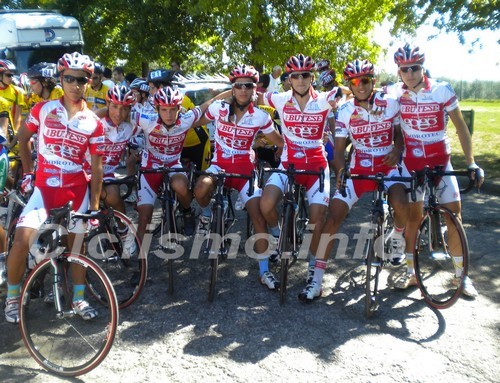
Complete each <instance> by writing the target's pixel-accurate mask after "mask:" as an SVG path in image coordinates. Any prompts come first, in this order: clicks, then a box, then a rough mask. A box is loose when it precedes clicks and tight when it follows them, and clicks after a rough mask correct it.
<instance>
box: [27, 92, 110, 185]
mask: <svg viewBox="0 0 500 383" xmlns="http://www.w3.org/2000/svg"><path fill="white" fill-rule="evenodd" d="M26 128H27V129H28V130H29V131H30V132H33V133H38V164H37V166H38V167H37V171H36V180H35V185H36V186H49V187H70V186H75V185H83V184H86V183H87V178H86V175H85V172H84V169H83V166H84V163H85V154H86V152H87V151H89V153H90V154H102V153H101V152H100V151H99V145H100V144H102V143H103V142H104V132H103V127H102V124H101V122H100V121H99V119H98V118H97V116H96V115H95V114H94V113H93V112H92V111H91V110H90V109H88V108H87V107H84V109H82V110H81V111H80V112H78V113H76V114H75V115H74V116H73V118H71V119H70V120H69V119H68V114H67V112H66V109H65V108H64V106H63V104H62V102H61V100H52V101H44V102H40V103H38V104H36V105H35V106H34V107H33V108H32V109H31V111H30V114H29V115H28V117H27V119H26Z"/></svg>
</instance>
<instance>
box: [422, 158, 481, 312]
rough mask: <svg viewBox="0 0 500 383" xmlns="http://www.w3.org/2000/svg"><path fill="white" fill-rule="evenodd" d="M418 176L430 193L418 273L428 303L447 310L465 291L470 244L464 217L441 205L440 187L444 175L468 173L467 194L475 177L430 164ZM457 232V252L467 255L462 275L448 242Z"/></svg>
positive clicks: (454, 250)
mask: <svg viewBox="0 0 500 383" xmlns="http://www.w3.org/2000/svg"><path fill="white" fill-rule="evenodd" d="M417 175H418V176H419V177H420V179H419V180H420V183H421V184H422V185H423V186H424V187H425V188H426V190H427V191H428V192H429V196H428V202H427V204H425V206H424V215H423V217H422V220H421V221H420V225H419V231H418V234H417V239H416V244H415V250H414V264H415V275H416V279H417V284H418V287H419V289H420V291H421V292H422V296H423V298H424V300H425V302H426V303H427V304H428V305H429V306H431V307H433V308H436V309H444V308H447V307H450V306H451V305H453V304H454V303H455V302H456V301H457V300H458V298H459V297H460V294H461V293H462V290H463V280H464V278H465V277H466V276H467V274H468V269H469V246H468V243H467V236H466V234H465V230H464V228H463V226H462V222H461V220H459V219H458V218H457V217H456V216H455V214H453V213H452V212H451V211H450V210H449V209H448V208H446V207H444V206H441V205H440V204H439V201H438V198H437V196H436V186H437V184H438V183H439V180H440V179H441V177H443V176H467V177H469V184H468V185H467V187H466V188H465V189H462V190H460V193H461V194H464V193H467V192H468V191H470V190H471V189H472V188H473V186H474V180H473V179H472V178H471V177H470V175H471V171H445V170H444V169H443V168H442V167H436V168H434V169H430V168H429V167H426V168H425V169H423V171H421V172H417ZM455 233H456V235H457V238H458V239H457V241H456V243H457V246H459V247H455V248H454V249H453V253H454V254H462V257H463V271H462V273H461V275H460V276H458V275H457V272H456V271H457V268H458V265H456V264H455V260H454V258H455V257H454V256H453V255H452V254H451V252H452V249H451V247H450V245H449V243H448V241H449V239H450V236H452V235H454V234H455ZM458 244H459V245H458Z"/></svg>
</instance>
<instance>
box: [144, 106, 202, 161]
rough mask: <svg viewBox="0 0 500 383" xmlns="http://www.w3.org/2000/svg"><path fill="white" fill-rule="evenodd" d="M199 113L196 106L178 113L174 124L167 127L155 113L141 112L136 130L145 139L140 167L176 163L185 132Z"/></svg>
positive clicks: (196, 119)
mask: <svg viewBox="0 0 500 383" xmlns="http://www.w3.org/2000/svg"><path fill="white" fill-rule="evenodd" d="M201 115H202V113H201V110H200V108H198V107H196V108H194V109H191V110H190V111H189V112H187V113H179V118H178V119H177V122H176V123H175V125H174V126H173V127H171V128H170V129H167V128H166V127H165V125H164V124H163V123H161V121H160V119H159V118H158V115H157V114H156V115H151V114H145V113H142V114H141V115H140V117H139V125H138V131H137V132H136V133H137V134H138V133H140V132H143V133H144V139H145V148H144V150H143V151H142V162H141V167H143V168H149V169H150V168H156V167H160V166H171V165H173V164H176V163H178V162H179V161H180V158H181V152H182V147H183V145H184V139H185V138H186V135H187V132H188V130H189V129H190V128H191V126H192V125H193V124H194V123H195V122H196V121H198V120H199V119H200V118H201Z"/></svg>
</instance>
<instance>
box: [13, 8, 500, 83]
mask: <svg viewBox="0 0 500 383" xmlns="http://www.w3.org/2000/svg"><path fill="white" fill-rule="evenodd" d="M3 3H4V5H3V7H4V8H5V9H8V8H38V7H40V8H47V9H59V10H60V11H61V12H62V13H64V14H68V15H72V16H74V17H76V18H77V19H78V20H79V21H80V23H81V25H82V29H83V33H84V38H85V42H86V45H85V53H88V54H90V55H92V56H93V57H94V58H96V59H97V60H99V61H101V62H103V63H104V64H106V65H108V66H109V65H112V64H114V63H116V61H117V60H118V59H123V60H126V69H127V70H128V71H135V72H137V71H138V70H141V71H142V72H143V74H144V72H146V71H147V69H148V66H149V65H152V66H156V67H158V66H166V64H167V63H168V61H167V60H170V59H171V58H176V59H177V60H180V61H181V62H183V63H184V65H183V66H184V68H185V69H187V70H188V71H194V70H196V71H210V72H213V71H221V70H225V71H227V66H231V65H233V64H235V63H240V62H244V63H251V64H253V65H254V66H256V67H257V68H258V69H259V70H267V71H268V70H269V68H271V67H272V66H274V65H276V64H280V65H283V64H284V62H285V60H286V59H287V58H288V57H289V56H290V55H291V54H296V53H299V52H301V53H304V54H307V55H310V56H313V57H314V58H317V59H320V58H328V59H330V60H331V61H332V63H333V67H335V68H336V69H337V70H340V69H342V68H343V66H344V64H345V63H346V62H347V61H350V60H352V59H354V58H368V59H370V60H371V61H373V62H376V59H377V58H378V56H379V52H380V50H381V48H380V46H379V45H378V44H377V43H376V42H374V41H373V36H372V31H373V29H374V27H375V26H376V25H377V24H380V23H382V22H383V21H384V20H385V19H386V18H388V17H389V18H390V19H391V20H392V23H393V28H392V30H393V33H394V34H397V33H398V32H400V31H406V32H412V31H414V30H416V28H417V27H418V26H419V25H421V24H422V23H424V22H425V21H427V20H428V19H429V18H430V17H436V15H437V19H436V22H435V23H434V24H435V25H436V26H437V27H439V28H442V29H446V30H448V31H454V32H459V33H462V32H464V31H467V30H470V29H473V28H491V29H498V28H499V19H500V18H499V14H498V13H499V11H498V4H497V1H496V0H493V1H481V0H472V1H471V0H469V1H466V0H453V1H452V0H442V1H440V2H436V1H431V0H417V1H414V0H365V1H363V2H359V1H355V0H336V1H334V0H275V1H270V0H248V1H241V0H219V1H213V0H185V1H172V0H113V1H111V0H99V1H97V0H80V1H78V2H75V1H74V0H4V2H3Z"/></svg>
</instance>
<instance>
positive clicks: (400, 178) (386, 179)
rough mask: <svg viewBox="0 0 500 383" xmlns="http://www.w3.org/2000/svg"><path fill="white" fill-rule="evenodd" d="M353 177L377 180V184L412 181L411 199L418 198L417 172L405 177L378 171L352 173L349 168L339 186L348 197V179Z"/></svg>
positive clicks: (344, 195)
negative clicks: (372, 172)
mask: <svg viewBox="0 0 500 383" xmlns="http://www.w3.org/2000/svg"><path fill="white" fill-rule="evenodd" d="M348 178H351V179H352V180H368V181H374V182H377V184H379V185H380V184H384V183H385V182H391V181H392V182H409V183H410V189H409V190H410V195H411V200H412V201H414V202H415V201H416V200H417V193H416V188H417V174H416V173H415V172H412V173H411V176H410V177H403V176H386V175H385V174H384V173H377V174H370V175H365V174H351V173H350V171H349V170H347V171H345V172H344V173H343V174H342V183H341V186H340V188H339V191H340V193H341V194H342V197H346V196H347V193H346V191H345V189H346V182H347V179H348Z"/></svg>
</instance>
